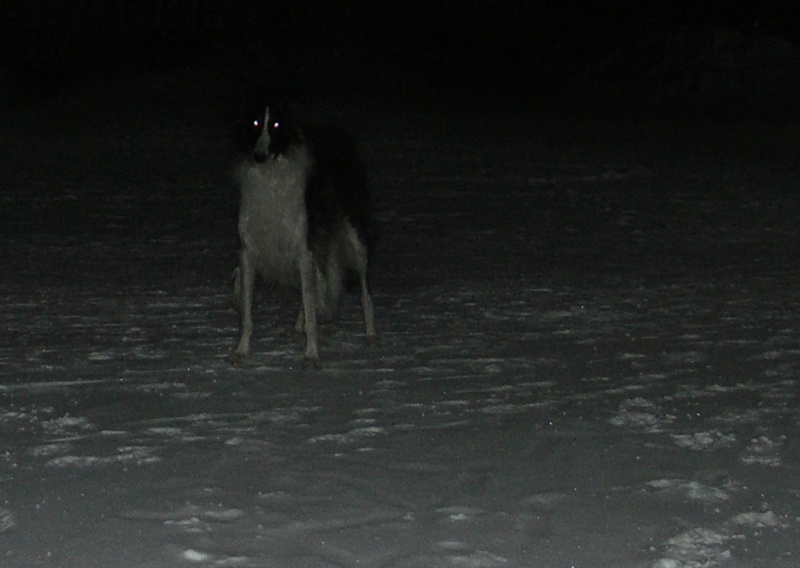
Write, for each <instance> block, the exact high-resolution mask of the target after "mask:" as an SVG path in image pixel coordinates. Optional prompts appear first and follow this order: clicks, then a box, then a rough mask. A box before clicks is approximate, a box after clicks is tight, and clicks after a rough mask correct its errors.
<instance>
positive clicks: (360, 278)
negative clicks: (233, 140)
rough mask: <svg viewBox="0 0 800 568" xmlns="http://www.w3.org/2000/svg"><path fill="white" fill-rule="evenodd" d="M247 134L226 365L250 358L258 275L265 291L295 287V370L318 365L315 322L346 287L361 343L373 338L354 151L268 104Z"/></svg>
mask: <svg viewBox="0 0 800 568" xmlns="http://www.w3.org/2000/svg"><path fill="white" fill-rule="evenodd" d="M253 127H254V128H255V129H256V130H257V139H256V142H255V146H254V148H253V149H252V152H251V154H250V155H249V156H248V157H246V158H245V159H244V161H243V162H242V163H241V165H240V166H239V168H238V169H237V172H236V178H237V182H238V184H239V187H240V189H241V203H240V207H239V239H240V241H241V250H240V252H239V266H238V268H236V270H235V271H234V276H233V301H234V306H235V307H236V308H237V309H238V310H239V312H240V314H241V329H240V338H239V344H238V346H237V347H236V350H235V351H234V352H233V353H232V354H231V356H230V357H229V361H230V362H231V364H233V365H240V364H242V362H243V361H244V359H245V357H246V356H247V354H248V353H249V351H250V338H251V336H252V333H253V319H252V303H253V287H254V284H255V278H256V276H259V277H261V279H262V280H263V281H264V282H265V283H268V284H274V285H277V286H279V287H284V288H295V289H297V288H299V289H300V295H301V298H302V305H301V310H300V315H299V317H298V319H297V324H296V325H295V330H296V331H297V332H298V333H305V338H306V348H305V356H304V366H311V367H319V366H320V363H319V353H318V347H317V322H318V321H320V320H328V319H331V318H332V317H333V316H334V315H335V312H336V310H337V307H338V305H339V303H340V299H341V296H342V293H343V292H344V291H345V289H346V288H347V287H348V285H350V284H357V285H358V286H359V289H360V292H361V306H362V309H363V313H364V324H365V327H366V340H367V342H372V341H374V340H375V338H376V333H375V322H374V317H373V309H372V297H371V295H370V290H369V283H368V278H367V272H368V267H369V253H370V248H371V219H370V199H369V194H368V191H367V184H366V179H365V176H364V171H363V168H362V166H361V163H360V161H359V159H358V157H357V155H356V149H355V144H354V143H353V142H352V140H351V139H350V138H349V137H348V136H347V135H345V134H344V133H342V132H341V131H339V130H336V129H333V128H311V127H299V126H297V125H295V124H293V123H292V121H291V117H290V116H289V115H288V113H286V112H284V111H282V110H281V109H280V108H276V107H268V108H267V109H266V112H265V114H264V116H263V120H261V119H259V120H256V121H254V122H253Z"/></svg>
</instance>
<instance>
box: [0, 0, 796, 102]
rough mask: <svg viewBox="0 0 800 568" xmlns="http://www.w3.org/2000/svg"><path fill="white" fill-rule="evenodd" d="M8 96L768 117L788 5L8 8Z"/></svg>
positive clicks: (785, 78) (197, 1) (779, 94)
mask: <svg viewBox="0 0 800 568" xmlns="http://www.w3.org/2000/svg"><path fill="white" fill-rule="evenodd" d="M0 8H1V9H0V24H2V29H3V33H2V36H1V37H0V47H1V48H2V60H1V61H0V65H2V67H0V72H2V79H3V82H4V83H5V84H6V86H5V87H4V94H3V98H4V99H5V101H6V102H8V101H13V102H14V103H19V102H25V101H29V100H32V99H33V98H35V97H36V96H40V95H49V94H52V93H54V92H57V91H58V90H60V89H63V88H68V87H70V86H72V85H74V84H76V83H80V82H83V81H87V80H93V79H96V78H98V77H118V76H123V77H130V76H136V75H139V74H143V73H150V72H153V71H154V70H155V71H164V70H166V71H169V70H172V69H176V68H179V67H185V66H188V65H204V66H208V67H209V68H214V69H215V70H217V71H218V72H220V73H225V74H227V75H230V76H231V77H232V78H235V79H236V80H238V81H243V82H247V81H251V82H253V83H254V86H256V87H265V88H283V89H294V90H297V91H313V90H320V89H322V90H324V89H326V88H332V87H339V88H341V87H342V86H344V85H348V86H357V87H358V88H359V89H361V90H367V91H368V90H370V89H372V90H381V89H383V90H390V89H395V90H398V89H399V90H403V89H408V90H410V87H411V86H412V85H414V84H416V85H419V84H424V85H426V86H427V87H438V88H447V89H450V90H452V91H453V92H459V93H461V94H464V93H486V92H494V93H501V94H504V95H507V96H509V97H518V98H522V99H526V98H527V99H530V100H534V99H535V100H536V101H537V102H541V101H542V100H550V101H561V102H563V101H564V100H565V97H566V98H567V99H569V100H571V101H575V100H578V99H583V102H588V101H595V102H596V101H598V100H599V99H603V100H606V101H607V100H616V101H618V100H619V99H620V98H623V99H626V100H635V101H636V102H637V103H641V104H642V105H647V104H650V105H657V106H663V105H665V104H667V105H668V104H677V105H679V106H685V105H686V104H687V103H693V104H698V105H701V106H706V107H707V106H709V103H711V104H712V105H713V106H715V107H719V106H720V105H721V104H724V105H727V106H731V105H733V106H737V107H746V106H749V107H754V106H758V107H760V108H762V109H763V108H765V107H770V106H774V105H784V108H788V105H786V104H785V102H786V99H787V98H792V99H793V97H794V93H795V92H796V88H795V87H796V82H797V78H796V77H797V76H798V75H800V73H798V70H799V69H800V63H799V62H800V55H799V54H798V52H797V48H796V41H797V40H798V35H799V34H798V29H800V25H798V24H800V22H798V19H797V16H795V14H794V12H795V10H792V9H791V3H789V2H785V3H764V2H754V3H745V4H742V3H735V4H734V3H729V2H696V1H686V2H682V1H665V2H660V1H658V2H648V1H640V2H631V1H626V0H620V1H613V0H606V1H600V2H591V3H590V2H579V1H576V0H566V1H559V2H554V1H549V2H545V1H529V2H493V1H488V0H486V1H483V0H464V1H441V2H422V1H413V0H412V1H388V2H361V1H352V2H345V1H330V2H315V1H311V0H294V1H286V0H235V1H232V2H218V1H212V0H183V1H177V0H172V1H169V0H167V1H164V0H161V1H159V0H136V1H134V0H117V1H103V2H100V1H91V0H60V1H59V0H31V1H26V2H20V1H16V2H14V1H12V2H9V1H4V2H0Z"/></svg>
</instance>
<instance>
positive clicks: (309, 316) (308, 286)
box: [298, 249, 320, 368]
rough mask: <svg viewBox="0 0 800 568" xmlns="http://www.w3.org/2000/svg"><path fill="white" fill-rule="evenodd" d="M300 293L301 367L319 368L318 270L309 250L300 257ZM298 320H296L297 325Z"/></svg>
mask: <svg viewBox="0 0 800 568" xmlns="http://www.w3.org/2000/svg"><path fill="white" fill-rule="evenodd" d="M299 268H300V292H301V294H302V297H303V311H302V314H301V317H302V320H303V329H304V330H305V333H306V352H305V355H304V356H303V366H304V367H313V368H319V367H320V362H319V352H318V350H317V294H318V289H319V282H318V279H319V275H318V274H317V272H318V270H317V268H316V266H315V265H314V257H313V255H312V254H311V251H310V250H307V249H306V250H304V251H303V252H302V253H301V255H300V263H299ZM299 323H300V318H298V324H299Z"/></svg>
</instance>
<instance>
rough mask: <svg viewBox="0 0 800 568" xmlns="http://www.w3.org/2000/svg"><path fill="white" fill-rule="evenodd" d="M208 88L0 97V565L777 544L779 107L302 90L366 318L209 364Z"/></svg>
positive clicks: (212, 96)
mask: <svg viewBox="0 0 800 568" xmlns="http://www.w3.org/2000/svg"><path fill="white" fill-rule="evenodd" d="M227 89H228V87H227V85H226V84H225V83H224V82H221V81H220V79H219V78H217V77H212V76H210V75H209V74H207V73H204V72H202V71H198V70H193V71H191V72H186V73H185V74H177V75H175V76H168V77H165V76H159V77H151V78H148V79H147V80H142V81H139V82H135V83H133V84H131V83H122V84H120V83H97V84H91V85H86V86H84V87H82V88H81V89H80V90H76V91H74V92H72V93H68V94H66V95H64V96H61V97H55V98H49V99H43V100H40V101H38V102H36V103H34V104H31V105H30V106H26V107H21V108H19V109H12V110H8V109H7V110H5V111H4V116H3V122H4V128H3V130H2V133H0V138H2V146H1V147H2V148H3V150H2V153H1V154H0V161H2V165H3V171H4V180H3V186H2V189H0V202H1V203H2V206H1V207H0V211H1V213H0V221H2V225H0V232H1V233H2V236H3V239H2V243H1V244H0V255H2V256H0V258H2V260H3V271H2V273H1V274H0V299H2V301H1V302H0V314H1V316H0V317H2V320H3V322H4V324H5V325H4V326H3V329H4V331H3V332H2V333H3V335H2V341H0V441H1V442H2V453H0V565H2V566H4V567H6V566H8V567H9V568H23V567H29V566H42V567H59V568H60V567H77V566H81V567H86V566H89V567H91V566H98V567H100V566H103V567H107V566H115V567H137V568H139V567H141V568H144V567H147V568H155V567H159V568H160V567H165V568H166V567H174V566H236V567H239V566H241V567H273V566H274V567H287V566H292V567H306V566H308V567H311V566H313V567H326V566H331V567H332V566H338V567H341V566H370V567H373V566H374V567H395V566H396V567H426V568H427V567H511V566H520V567H529V566H537V567H545V568H549V567H553V568H555V567H581V568H583V567H625V568H631V567H649V568H673V567H674V568H677V567H681V568H700V567H703V568H708V567H717V566H719V567H724V566H742V567H756V566H770V567H781V566H786V567H788V566H795V565H797V563H798V556H800V544H798V543H799V542H800V539H798V538H797V535H798V523H799V522H800V518H799V517H798V514H797V511H798V505H800V475H798V473H800V471H799V469H800V445H798V443H797V440H798V414H799V413H800V410H798V409H800V405H799V404H798V402H799V401H798V397H799V396H800V390H798V385H799V379H800V377H798V369H800V330H799V328H798V325H797V316H798V309H800V291H799V290H800V289H798V286H797V282H798V276H800V265H798V259H799V258H800V254H798V253H799V252H800V250H798V242H800V238H799V237H800V234H799V233H800V226H799V225H798V223H797V219H798V213H800V207H799V206H800V191H798V190H799V189H800V188H798V176H797V162H796V156H795V154H794V150H791V151H790V149H791V148H797V144H796V142H797V133H796V128H795V127H794V126H792V125H782V124H766V123H754V122H748V121H744V120H742V121H740V122H731V123H727V122H726V123H722V122H716V123H714V122H709V123H698V122H693V123H692V122H686V123H680V122H678V123H675V122H671V121H669V120H666V119H652V120H640V121H634V120H632V119H610V118H600V117H588V116H568V115H559V116H555V115H550V114H548V113H545V112H541V113H540V112H537V111H536V110H535V109H534V110H531V109H525V108H517V107H512V106H503V105H494V106H493V107H492V108H490V109H488V110H487V109H474V108H469V106H468V105H466V104H464V105H459V104H446V102H445V101H442V100H438V99H436V98H432V99H427V100H426V99H423V98H420V99H410V100H408V101H404V104H402V105H397V101H391V100H382V99H380V98H379V97H377V96H376V97H375V98H374V99H371V100H367V101H360V102H359V104H352V103H348V102H347V101H346V99H345V100H337V101H334V103H330V102H329V103H328V104H329V106H327V107H325V106H323V107H322V114H323V115H324V114H325V113H327V114H328V115H329V116H330V117H331V118H332V119H337V118H341V117H343V116H345V117H347V122H348V124H349V126H350V128H351V130H352V131H353V133H354V134H355V135H356V136H357V138H359V140H361V141H362V144H363V147H364V151H365V156H366V161H367V163H368V164H369V166H370V174H371V178H372V186H373V188H374V190H375V194H376V201H377V209H378V216H379V221H380V242H379V245H378V248H377V254H376V258H375V264H374V268H375V273H374V283H373V287H374V290H375V302H376V319H377V324H378V326H379V328H378V329H379V333H380V335H381V341H380V343H379V344H378V345H375V346H371V347H367V346H365V345H364V344H363V332H362V330H361V324H360V320H359V310H358V309H357V301H356V299H352V300H351V301H350V302H349V303H347V304H346V305H345V309H344V311H343V313H342V318H341V321H339V322H338V323H337V324H335V325H331V326H324V327H323V328H322V330H321V345H320V348H321V358H322V362H323V369H322V370H320V371H306V370H302V368H301V365H300V363H301V355H302V353H301V345H300V342H298V341H297V340H295V339H293V338H291V337H290V335H289V333H288V332H289V331H290V330H291V327H292V324H293V323H294V316H295V315H296V303H295V300H294V299H292V298H289V299H287V298H284V297H281V296H278V297H277V298H271V297H270V295H269V293H268V292H267V291H262V292H261V294H260V296H259V297H258V307H257V309H256V312H255V314H254V317H255V335H254V345H253V350H252V355H251V357H250V358H249V359H248V361H247V363H246V365H245V366H244V368H242V369H233V368H231V367H230V366H229V365H228V364H227V363H226V361H225V358H226V356H227V355H228V354H229V353H230V351H231V350H232V349H233V348H234V347H235V342H236V337H237V317H236V315H235V314H234V312H233V311H232V310H231V308H230V303H229V288H228V283H229V279H230V274H231V270H232V269H233V267H234V265H235V262H236V237H235V235H236V232H235V231H236V227H235V215H236V194H235V188H234V187H233V186H232V183H231V182H230V179H229V173H230V171H231V169H232V162H231V161H230V158H231V154H230V151H229V148H228V146H227V143H226V141H225V136H224V134H225V126H226V125H225V124H224V123H223V122H224V121H223V119H222V118H220V121H219V122H216V121H215V120H213V119H212V118H210V117H215V116H220V117H223V116H224V113H223V110H222V108H223V106H224V103H227V102H230V101H227V100H226V99H225V97H226V96H227V95H226V93H227V92H228V91H227ZM230 92H231V93H233V92H234V91H233V89H232V88H231V91H230ZM231 97H233V95H232V94H231ZM123 101H124V104H123ZM348 105H349V106H348ZM478 110H479V111H481V112H478ZM476 116H480V117H481V119H482V120H481V122H480V123H478V122H476V121H475V120H474V118H475V117H476Z"/></svg>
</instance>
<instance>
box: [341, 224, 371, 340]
mask: <svg viewBox="0 0 800 568" xmlns="http://www.w3.org/2000/svg"><path fill="white" fill-rule="evenodd" d="M347 231H348V236H349V240H350V246H351V248H352V255H353V258H352V261H353V263H354V265H355V270H356V274H357V275H358V284H359V286H360V289H361V309H362V311H363V312H364V328H365V334H364V339H365V340H366V342H367V344H370V345H371V344H373V343H375V342H376V341H377V339H378V334H377V332H376V331H375V315H374V313H373V309H372V295H371V294H370V291H369V279H368V277H367V272H368V268H369V253H368V250H367V245H366V244H364V242H363V241H362V240H361V239H360V238H359V236H358V232H357V231H356V230H355V228H353V226H352V225H348V226H347Z"/></svg>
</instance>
